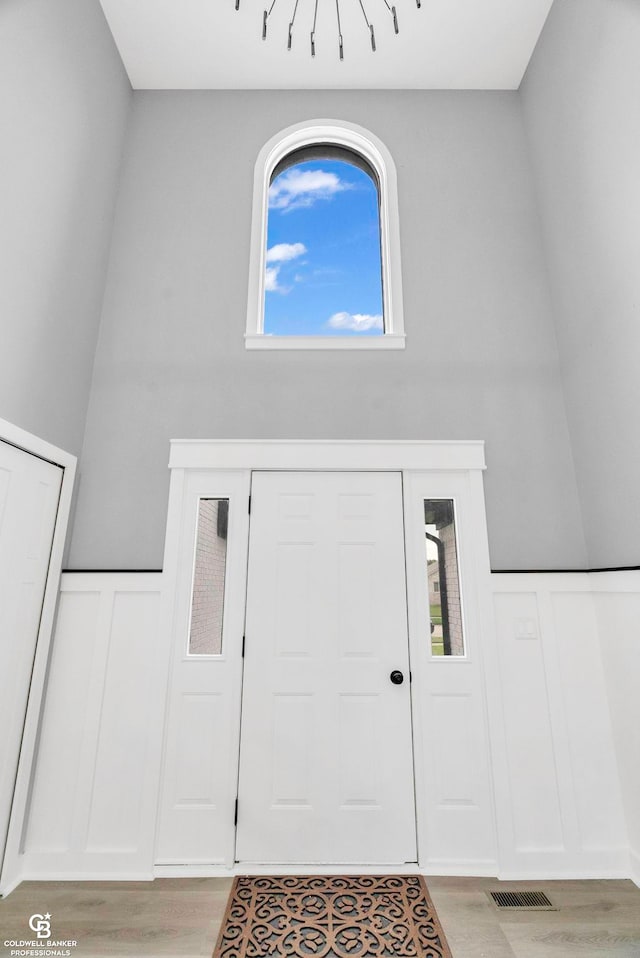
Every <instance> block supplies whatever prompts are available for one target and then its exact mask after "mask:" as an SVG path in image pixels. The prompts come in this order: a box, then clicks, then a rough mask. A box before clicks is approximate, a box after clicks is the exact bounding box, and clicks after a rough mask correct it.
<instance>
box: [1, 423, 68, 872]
mask: <svg viewBox="0 0 640 958" xmlns="http://www.w3.org/2000/svg"><path fill="white" fill-rule="evenodd" d="M62 473H63V470H62V469H61V468H60V466H54V465H53V464H52V463H50V462H45V461H44V460H43V459H38V458H37V457H36V456H32V455H30V454H29V453H27V452H24V451H23V450H21V449H16V448H15V447H14V446H11V445H9V444H8V443H5V442H0V860H1V859H2V856H3V853H4V846H5V842H6V837H7V828H8V825H9V814H10V812H11V802H12V799H13V789H14V786H15V778H16V770H17V765H18V757H19V754H20V744H21V741H22V731H23V727H24V720H25V713H26V707H27V699H28V696H29V686H30V682H31V671H32V668H33V660H34V655H35V649H36V642H37V639H38V629H39V626H40V615H41V612H42V600H43V596H44V588H45V583H46V578H47V570H48V568H49V557H50V554H51V545H52V541H53V530H54V525H55V521H56V514H57V511H58V501H59V498H60V486H61V484H62Z"/></svg>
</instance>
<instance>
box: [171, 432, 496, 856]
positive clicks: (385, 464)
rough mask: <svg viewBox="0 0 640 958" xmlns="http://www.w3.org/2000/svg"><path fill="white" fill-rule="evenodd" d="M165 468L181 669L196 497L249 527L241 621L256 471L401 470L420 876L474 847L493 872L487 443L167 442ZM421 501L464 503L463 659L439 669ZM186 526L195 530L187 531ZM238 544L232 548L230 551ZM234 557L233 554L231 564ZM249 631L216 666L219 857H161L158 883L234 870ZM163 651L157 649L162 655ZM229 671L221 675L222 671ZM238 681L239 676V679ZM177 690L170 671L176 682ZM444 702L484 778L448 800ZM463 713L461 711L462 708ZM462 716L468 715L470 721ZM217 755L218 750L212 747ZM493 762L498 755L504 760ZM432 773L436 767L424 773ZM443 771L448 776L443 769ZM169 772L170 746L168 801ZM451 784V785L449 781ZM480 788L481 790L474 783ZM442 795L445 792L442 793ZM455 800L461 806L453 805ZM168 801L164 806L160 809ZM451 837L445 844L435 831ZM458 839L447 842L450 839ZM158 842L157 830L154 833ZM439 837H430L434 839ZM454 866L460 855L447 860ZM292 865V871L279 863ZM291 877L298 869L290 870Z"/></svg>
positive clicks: (238, 591) (237, 591) (174, 640)
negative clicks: (221, 707)
mask: <svg viewBox="0 0 640 958" xmlns="http://www.w3.org/2000/svg"><path fill="white" fill-rule="evenodd" d="M169 467H170V469H171V486H170V496H169V512H168V523H167V537H166V547H165V561H164V574H163V611H164V614H163V616H162V618H163V621H164V622H165V623H166V632H165V642H166V646H165V649H166V655H167V661H169V660H170V659H172V660H173V666H172V669H173V670H175V668H176V667H178V659H179V656H176V654H175V652H173V651H172V650H175V649H177V648H179V647H180V648H182V647H183V644H184V643H185V641H186V640H185V635H186V630H187V629H188V616H189V606H190V592H189V590H190V587H191V583H190V578H191V577H190V569H187V567H189V566H190V563H191V562H192V557H193V544H194V543H193V539H190V536H192V535H193V516H194V514H195V509H196V500H197V497H198V496H200V497H211V498H215V497H220V496H226V495H228V496H229V497H230V498H231V500H232V505H231V507H230V508H231V510H233V500H234V498H235V499H236V501H237V503H238V505H237V507H236V514H237V518H238V522H237V529H238V530H240V529H242V530H243V531H242V534H241V537H242V541H239V540H240V535H239V536H238V541H237V542H236V544H235V556H234V558H233V560H232V562H233V563H234V564H235V567H236V570H237V572H236V581H235V582H233V583H231V582H227V583H226V585H225V617H226V621H227V622H229V621H231V619H233V620H234V621H235V622H236V623H237V622H238V619H239V615H238V614H237V613H238V612H239V610H238V609H237V608H235V607H234V609H228V613H229V615H227V605H226V603H227V598H228V591H229V590H231V593H232V595H233V597H234V599H233V601H234V602H235V603H241V604H242V609H241V612H242V615H243V614H244V606H245V602H246V569H247V549H248V532H249V517H248V499H249V491H250V480H251V473H252V472H253V471H263V470H266V471H273V470H282V471H287V472H299V471H312V472H316V471H332V472H335V471H342V470H345V471H352V472H367V471H376V472H385V471H391V472H401V473H402V475H403V486H404V489H405V503H404V523H405V546H406V562H407V594H408V618H409V645H410V655H411V664H412V673H413V696H412V720H413V731H414V754H415V787H416V806H417V832H418V868H419V869H420V870H421V871H422V872H423V873H425V874H429V873H431V874H440V873H445V872H446V873H450V874H465V873H467V872H466V870H465V862H466V860H467V859H466V855H467V848H468V849H469V851H468V857H469V860H480V861H481V862H482V865H481V866H480V867H481V871H480V872H478V870H477V866H474V870H473V872H472V873H473V874H479V873H481V874H495V873H496V864H495V863H496V860H497V850H496V838H495V816H494V806H493V791H492V786H491V774H492V772H491V762H492V756H491V753H490V750H489V744H488V716H487V703H486V699H485V692H484V678H483V672H482V662H481V654H482V646H483V645H484V644H485V641H486V640H487V637H488V635H489V634H490V633H491V629H492V621H493V618H492V607H491V595H490V588H489V575H490V566H489V557H488V543H487V533H486V519H485V510H484V493H483V487H482V471H483V470H484V468H485V462H484V443H483V442H482V441H463V442H455V441H453V442H422V441H354V442H352V441H307V440H299V441H280V440H273V441H264V440H260V441H245V440H174V441H172V443H171V455H170V462H169ZM424 498H453V499H455V501H456V503H457V505H456V508H458V507H459V536H460V548H461V566H462V569H463V576H464V579H463V581H464V591H465V605H466V654H465V656H464V657H462V658H460V659H457V660H453V659H451V660H448V661H443V660H442V659H441V660H440V661H437V660H436V659H435V658H434V657H433V656H431V654H430V648H429V646H428V643H426V642H425V631H426V629H427V628H428V626H427V623H428V621H429V620H428V615H429V610H428V601H427V594H426V590H425V588H424V582H423V578H424V569H423V565H424V561H425V559H424V529H423V522H424V519H423V518H421V515H422V510H421V502H422V500H423V499H424ZM231 521H232V519H231V518H230V522H231ZM187 526H188V527H189V529H190V530H191V532H189V533H188V534H185V529H186V528H187ZM232 548H234V547H233V545H232V543H231V542H230V543H229V549H230V550H231V549H232ZM230 557H231V553H230V554H229V558H230ZM242 641H243V635H242V630H241V629H238V628H237V627H235V628H234V630H233V634H231V632H229V633H228V634H223V645H224V655H223V656H222V657H220V659H219V666H220V669H221V670H222V669H226V670H227V673H226V674H227V676H228V681H226V682H224V681H222V683H221V687H224V688H225V689H227V690H228V703H227V705H226V706H225V707H227V708H228V716H229V721H228V722H226V724H225V728H227V729H228V730H229V736H230V746H229V750H227V751H225V752H224V754H222V756H221V767H224V773H223V774H222V776H221V778H223V779H224V788H222V789H221V791H220V793H219V795H218V796H217V799H216V814H218V815H219V816H220V827H219V829H218V834H219V836H220V838H219V841H218V840H216V841H217V844H216V847H215V852H214V851H211V850H209V851H206V853H204V854H203V856H202V857H200V858H198V859H197V860H196V859H191V860H189V861H186V860H185V858H184V856H182V857H180V856H175V855H171V856H163V855H161V854H160V855H157V857H156V866H155V873H156V874H158V875H181V874H184V875H187V874H207V873H209V874H215V873H220V871H219V870H220V868H223V869H226V870H228V871H231V872H233V870H234V869H235V868H236V866H235V863H234V859H235V855H234V841H233V838H234V836H235V828H234V808H235V802H236V797H237V785H238V753H239V736H240V700H241V687H240V685H241V682H240V679H239V678H238V676H240V675H241V672H242V661H241V660H242ZM159 651H160V653H162V650H159ZM221 675H222V672H221ZM233 675H235V676H236V678H234V679H232V676H233ZM169 688H171V675H170V676H169ZM436 699H439V700H440V701H446V702H448V703H451V706H452V708H453V711H454V712H455V713H456V716H457V718H456V721H457V722H459V723H462V724H466V726H467V727H466V728H465V729H464V730H463V731H464V733H465V734H466V738H467V742H468V743H471V742H472V743H473V744H472V745H471V746H470V747H471V748H472V750H473V754H474V755H476V756H477V759H478V761H477V763H476V764H477V766H478V769H479V771H478V775H477V782H476V783H475V784H473V783H472V784H473V788H472V791H473V794H472V795H471V794H470V795H469V796H464V795H463V796H458V795H457V794H454V793H452V796H451V799H449V798H446V797H445V801H444V802H443V801H442V800H441V795H440V794H439V792H438V789H437V788H436V787H435V785H434V780H433V763H432V752H433V749H434V746H436V747H437V746H438V741H437V739H434V734H433V729H432V728H431V727H430V721H431V719H432V715H431V713H430V712H429V709H430V708H431V706H432V704H433V703H434V702H435V701H436ZM459 705H460V706H461V707H459ZM463 713H464V714H463ZM170 722H171V720H170V719H169V721H168V722H167V723H165V744H166V742H167V739H168V737H169V738H170V737H171V729H170V727H169V726H170ZM212 747H215V744H213V745H212ZM498 759H500V755H499V754H498ZM427 766H429V768H427ZM445 772H446V769H445ZM170 777H171V769H170V768H168V767H167V762H166V748H165V761H164V768H163V783H164V784H163V786H162V794H163V795H166V790H167V787H168V780H169V779H170ZM445 784H447V783H445ZM476 786H477V787H476ZM440 791H442V790H441V789H440ZM458 799H459V800H458ZM160 804H162V802H160ZM460 814H462V815H463V816H464V821H465V831H464V835H463V837H464V842H465V843H466V847H464V848H462V840H461V839H459V836H460V832H459V822H460V821H462V820H463V819H461V818H460ZM441 832H442V835H443V836H445V837H444V838H443V839H442V841H440V845H438V839H439V836H440V833H441ZM448 836H451V837H448ZM158 838H159V844H158V847H160V846H161V844H162V842H161V839H162V835H161V828H160V832H159V835H158ZM434 839H435V841H434ZM447 841H448V842H449V843H450V844H451V845H452V846H453V845H455V847H456V852H457V849H458V847H461V850H462V853H461V854H459V860H460V865H455V864H454V865H451V864H450V863H449V862H447V864H446V865H444V867H443V855H442V851H441V846H442V844H443V842H447ZM451 857H452V858H454V857H455V854H454V856H451ZM284 867H286V866H284ZM291 870H292V871H295V870H296V866H291Z"/></svg>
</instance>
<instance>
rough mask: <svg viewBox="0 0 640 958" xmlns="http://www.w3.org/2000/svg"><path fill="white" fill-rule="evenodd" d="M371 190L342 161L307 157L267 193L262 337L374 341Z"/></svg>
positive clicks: (378, 315) (375, 257)
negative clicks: (307, 337)
mask: <svg viewBox="0 0 640 958" xmlns="http://www.w3.org/2000/svg"><path fill="white" fill-rule="evenodd" d="M382 317H383V307H382V272H381V263H380V225H379V214H378V191H377V188H376V186H375V184H374V182H373V180H372V179H371V177H370V176H369V175H368V174H367V173H365V172H364V170H361V169H359V168H358V167H357V166H354V165H352V164H351V163H348V162H346V161H343V160H334V159H331V160H322V159H320V160H306V161H303V162H301V163H297V164H296V165H295V166H291V167H289V168H288V169H286V170H284V171H283V172H282V173H280V174H279V175H278V176H276V177H275V178H274V179H273V181H272V183H271V187H270V189H269V217H268V224H267V265H266V275H265V314H264V332H265V334H266V335H274V336H354V335H355V336H381V335H382V334H383V333H384V329H383V318H382Z"/></svg>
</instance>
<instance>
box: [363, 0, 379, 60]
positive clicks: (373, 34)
mask: <svg viewBox="0 0 640 958" xmlns="http://www.w3.org/2000/svg"><path fill="white" fill-rule="evenodd" d="M358 2H359V4H360V9H361V10H362V16H363V17H364V22H365V23H366V25H367V27H368V28H369V33H370V35H371V49H372V50H373V52H374V53H375V52H376V35H375V33H374V30H373V24H372V23H370V22H369V17H368V16H367V11H366V10H365V8H364V3H363V0H358ZM385 3H386V0H385Z"/></svg>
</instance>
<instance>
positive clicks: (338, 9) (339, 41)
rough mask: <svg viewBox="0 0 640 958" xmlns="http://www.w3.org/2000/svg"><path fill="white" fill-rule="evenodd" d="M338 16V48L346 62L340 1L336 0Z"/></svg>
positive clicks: (341, 57)
mask: <svg viewBox="0 0 640 958" xmlns="http://www.w3.org/2000/svg"><path fill="white" fill-rule="evenodd" d="M336 16H337V18H338V46H339V50H340V59H341V60H344V47H343V44H342V27H341V25H340V0H336Z"/></svg>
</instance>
